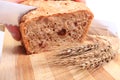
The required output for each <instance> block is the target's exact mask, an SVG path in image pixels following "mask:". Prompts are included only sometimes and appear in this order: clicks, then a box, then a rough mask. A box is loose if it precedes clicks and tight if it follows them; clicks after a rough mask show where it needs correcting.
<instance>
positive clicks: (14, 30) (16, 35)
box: [6, 26, 21, 41]
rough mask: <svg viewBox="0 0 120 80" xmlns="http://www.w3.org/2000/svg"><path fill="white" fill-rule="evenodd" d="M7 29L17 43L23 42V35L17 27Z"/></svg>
mask: <svg viewBox="0 0 120 80" xmlns="http://www.w3.org/2000/svg"><path fill="white" fill-rule="evenodd" d="M6 27H7V29H8V31H9V32H10V33H11V35H12V37H13V38H14V39H15V40H17V41H19V40H21V34H20V31H19V28H18V27H16V26H6Z"/></svg>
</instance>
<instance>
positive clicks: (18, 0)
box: [7, 0, 25, 3]
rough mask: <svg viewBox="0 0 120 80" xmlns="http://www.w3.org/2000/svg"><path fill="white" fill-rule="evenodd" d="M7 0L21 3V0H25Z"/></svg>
mask: <svg viewBox="0 0 120 80" xmlns="http://www.w3.org/2000/svg"><path fill="white" fill-rule="evenodd" d="M7 1H10V2H17V3H20V2H23V1H25V0H7Z"/></svg>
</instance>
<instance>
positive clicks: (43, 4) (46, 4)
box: [20, 1, 93, 54]
mask: <svg viewBox="0 0 120 80" xmlns="http://www.w3.org/2000/svg"><path fill="white" fill-rule="evenodd" d="M25 4H27V5H33V6H36V7H38V8H37V9H36V10H32V11H30V12H29V13H27V14H25V15H24V16H23V17H22V18H21V21H20V32H21V35H22V42H23V44H24V46H25V48H26V51H27V54H33V53H34V52H31V49H30V44H29V40H28V39H27V38H26V36H25V35H26V34H25V31H26V29H27V26H26V25H29V24H30V23H32V22H37V21H38V20H40V19H42V18H44V17H49V16H51V17H55V16H60V15H64V14H67V15H70V14H73V13H79V12H82V11H83V12H86V13H87V14H88V15H89V19H90V22H88V24H87V26H86V28H85V29H84V32H83V34H82V37H81V40H84V37H85V36H86V34H87V32H88V29H89V27H90V24H91V21H92V19H93V14H92V13H91V11H90V10H89V8H88V7H86V6H85V5H84V4H82V3H78V2H73V1H40V2H38V1H37V2H36V1H35V2H34V1H29V2H28V3H25ZM66 4H67V5H66ZM57 5H58V6H59V7H60V10H61V11H58V8H56V7H55V6H57ZM66 6H67V8H66ZM69 7H73V8H69Z"/></svg>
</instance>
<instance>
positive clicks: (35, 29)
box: [20, 1, 93, 54]
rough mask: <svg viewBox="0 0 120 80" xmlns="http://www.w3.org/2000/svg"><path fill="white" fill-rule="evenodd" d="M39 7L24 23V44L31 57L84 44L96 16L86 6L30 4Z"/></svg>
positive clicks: (77, 3) (57, 3) (36, 2)
mask: <svg viewBox="0 0 120 80" xmlns="http://www.w3.org/2000/svg"><path fill="white" fill-rule="evenodd" d="M24 4H27V5H32V6H36V7H38V8H37V9H36V10H33V11H30V12H28V13H27V14H25V15H24V16H23V17H22V18H21V21H20V31H21V35H22V42H23V45H24V46H25V48H26V51H27V54H33V53H39V52H41V51H48V50H53V49H56V48H58V47H61V46H63V47H64V45H72V44H73V43H74V44H75V43H80V42H81V41H84V38H85V36H86V34H87V32H88V29H89V27H90V24H91V21H92V19H93V14H92V13H91V11H90V10H89V8H88V7H86V6H85V5H84V4H83V3H80V2H74V1H29V2H24Z"/></svg>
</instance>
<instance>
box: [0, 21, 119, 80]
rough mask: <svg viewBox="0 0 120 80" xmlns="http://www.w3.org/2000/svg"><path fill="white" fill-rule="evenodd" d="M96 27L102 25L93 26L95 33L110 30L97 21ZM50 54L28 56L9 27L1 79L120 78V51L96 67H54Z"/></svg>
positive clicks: (66, 79)
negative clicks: (109, 60)
mask: <svg viewBox="0 0 120 80" xmlns="http://www.w3.org/2000/svg"><path fill="white" fill-rule="evenodd" d="M92 26H93V27H96V26H100V27H98V28H93V29H91V32H90V33H91V34H92V33H93V32H96V34H102V35H104V34H105V35H108V34H107V33H104V31H106V29H103V28H101V26H103V25H100V24H98V23H93V25H92ZM97 30H98V31H97ZM92 31H93V32H92ZM110 35H111V36H113V35H112V34H110ZM115 44H118V42H114V45H115ZM118 53H119V52H118ZM47 56H48V55H47V54H46V53H41V54H33V55H26V54H25V50H24V48H23V47H22V46H21V43H20V42H17V41H15V40H14V39H13V38H12V37H11V35H10V34H9V32H8V31H7V30H6V31H5V39H4V48H3V53H2V59H1V61H0V80H120V54H117V56H116V58H115V59H114V60H112V61H111V62H109V63H108V64H105V65H103V66H101V67H99V68H96V69H94V70H80V69H79V68H76V67H55V66H51V65H49V64H48V61H49V59H48V58H47Z"/></svg>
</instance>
